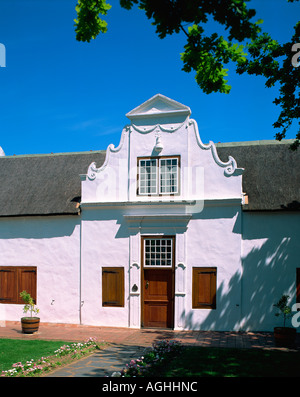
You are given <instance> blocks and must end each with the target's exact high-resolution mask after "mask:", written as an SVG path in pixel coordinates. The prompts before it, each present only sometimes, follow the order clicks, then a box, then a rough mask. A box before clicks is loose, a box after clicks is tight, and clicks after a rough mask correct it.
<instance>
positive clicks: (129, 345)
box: [0, 322, 300, 377]
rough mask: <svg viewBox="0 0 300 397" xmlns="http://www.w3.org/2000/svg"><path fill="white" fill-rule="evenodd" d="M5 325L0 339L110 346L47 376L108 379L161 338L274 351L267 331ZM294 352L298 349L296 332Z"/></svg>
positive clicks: (271, 337) (186, 342)
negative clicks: (26, 330) (30, 330)
mask: <svg viewBox="0 0 300 397" xmlns="http://www.w3.org/2000/svg"><path fill="white" fill-rule="evenodd" d="M4 325H5V326H2V327H1V326H0V338H21V339H30V340H31V339H44V340H61V341H68V342H72V341H81V342H82V341H86V340H87V339H88V338H90V337H94V338H97V341H98V342H102V341H104V342H108V343H109V345H108V347H106V348H105V349H103V350H100V351H97V352H96V353H94V354H92V355H90V356H88V357H85V358H83V359H81V360H78V361H77V362H75V363H73V364H70V365H68V366H65V367H63V368H61V369H58V370H56V371H54V372H53V373H51V374H49V375H48V377H103V376H111V374H112V373H113V372H117V371H121V370H122V369H123V368H124V367H125V365H126V364H127V363H129V362H130V360H131V359H137V358H139V357H141V356H142V355H143V353H144V352H145V349H147V348H149V347H151V346H152V344H153V343H154V342H155V341H157V340H163V339H168V340H170V339H176V340H178V341H180V342H181V343H182V344H184V345H195V346H206V347H224V348H226V347H236V348H261V349H276V347H275V345H274V338H273V333H270V332H267V333H265V332H255V333H254V332H216V331H172V330H154V329H129V328H111V327H93V326H85V325H66V324H43V323H42V324H41V325H40V328H39V331H38V332H37V333H35V334H32V335H26V334H23V333H22V331H21V325H20V323H19V322H6V323H5V324H4ZM277 349H278V348H277ZM295 349H297V350H300V334H299V333H298V334H297V343H296V346H295ZM285 350H286V349H285Z"/></svg>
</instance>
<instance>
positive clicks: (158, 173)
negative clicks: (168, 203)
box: [138, 156, 179, 195]
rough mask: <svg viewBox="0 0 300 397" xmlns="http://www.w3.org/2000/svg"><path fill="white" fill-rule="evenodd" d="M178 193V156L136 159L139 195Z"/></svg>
mask: <svg viewBox="0 0 300 397" xmlns="http://www.w3.org/2000/svg"><path fill="white" fill-rule="evenodd" d="M178 193H179V156H174V157H151V158H139V159H138V194H139V195H164V194H165V195H174V194H178Z"/></svg>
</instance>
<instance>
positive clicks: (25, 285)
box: [18, 267, 36, 303]
mask: <svg viewBox="0 0 300 397" xmlns="http://www.w3.org/2000/svg"><path fill="white" fill-rule="evenodd" d="M18 291H19V293H18V299H19V303H23V300H22V298H21V297H20V292H22V291H26V292H27V293H29V294H30V295H31V297H32V299H33V301H34V303H36V268H34V267H20V268H18Z"/></svg>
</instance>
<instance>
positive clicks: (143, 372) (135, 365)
mask: <svg viewBox="0 0 300 397" xmlns="http://www.w3.org/2000/svg"><path fill="white" fill-rule="evenodd" d="M182 349H183V346H182V345H181V343H180V342H178V341H174V340H170V341H168V340H162V341H158V342H155V343H154V344H153V345H152V348H151V350H149V352H147V353H146V354H145V356H142V357H140V358H138V359H137V360H131V361H130V363H129V364H126V367H125V368H123V370H122V371H121V372H114V373H113V374H112V377H117V376H122V377H144V376H155V375H157V374H159V368H160V367H161V366H162V365H164V363H165V362H166V360H171V359H174V358H175V357H176V356H177V355H178V354H179V353H180V352H182Z"/></svg>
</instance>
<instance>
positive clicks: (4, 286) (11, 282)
mask: <svg viewBox="0 0 300 397" xmlns="http://www.w3.org/2000/svg"><path fill="white" fill-rule="evenodd" d="M17 293H18V290H17V268H14V267H1V268H0V303H17V301H18V295H17Z"/></svg>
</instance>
